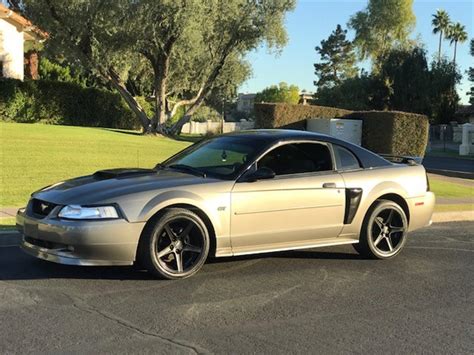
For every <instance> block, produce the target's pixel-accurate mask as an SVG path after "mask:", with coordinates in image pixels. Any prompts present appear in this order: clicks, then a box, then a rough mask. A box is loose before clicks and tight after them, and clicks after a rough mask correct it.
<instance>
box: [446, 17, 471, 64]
mask: <svg viewBox="0 0 474 355" xmlns="http://www.w3.org/2000/svg"><path fill="white" fill-rule="evenodd" d="M446 37H447V38H448V39H449V40H450V43H451V44H453V42H454V57H453V64H454V65H456V50H457V46H458V42H459V43H463V42H466V41H467V32H466V27H465V26H463V25H461V24H460V23H459V22H456V23H455V24H452V25H451V26H449V30H448V32H447V36H446Z"/></svg>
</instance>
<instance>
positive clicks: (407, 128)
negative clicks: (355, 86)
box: [255, 104, 429, 156]
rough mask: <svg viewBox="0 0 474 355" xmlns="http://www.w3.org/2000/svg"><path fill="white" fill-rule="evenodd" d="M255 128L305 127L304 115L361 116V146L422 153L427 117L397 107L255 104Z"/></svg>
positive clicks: (413, 153)
mask: <svg viewBox="0 0 474 355" xmlns="http://www.w3.org/2000/svg"><path fill="white" fill-rule="evenodd" d="M255 113H256V120H255V122H256V127H257V128H291V129H301V130H304V129H306V119H307V118H316V117H319V118H335V117H340V118H347V119H350V118H352V119H361V120H363V125H362V146H364V147H365V148H367V149H370V150H372V151H374V152H376V153H381V154H393V155H409V156H423V155H424V152H425V149H426V145H427V143H428V128H429V124H428V117H427V116H425V115H419V114H415V113H408V112H399V111H355V112H351V111H348V110H343V109H337V108H332V107H324V106H311V105H286V104H256V105H255Z"/></svg>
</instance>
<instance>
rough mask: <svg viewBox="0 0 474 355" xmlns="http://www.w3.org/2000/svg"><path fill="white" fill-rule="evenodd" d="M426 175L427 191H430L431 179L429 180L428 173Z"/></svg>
mask: <svg viewBox="0 0 474 355" xmlns="http://www.w3.org/2000/svg"><path fill="white" fill-rule="evenodd" d="M425 174H426V191H430V179H428V173H425Z"/></svg>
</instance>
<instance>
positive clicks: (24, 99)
mask: <svg viewBox="0 0 474 355" xmlns="http://www.w3.org/2000/svg"><path fill="white" fill-rule="evenodd" d="M0 120H3V121H14V122H42V123H48V124H62V125H72V126H89V127H109V128H123V129H138V128H140V125H139V122H138V120H137V119H136V117H135V116H134V114H133V113H132V111H131V110H130V109H129V108H128V106H127V105H126V104H125V102H124V101H123V100H122V99H121V97H120V96H119V95H118V94H115V93H112V92H109V91H106V90H100V89H95V88H84V87H82V86H81V85H79V84H76V83H70V82H58V81H45V80H36V81H24V82H22V81H19V80H14V79H1V80H0Z"/></svg>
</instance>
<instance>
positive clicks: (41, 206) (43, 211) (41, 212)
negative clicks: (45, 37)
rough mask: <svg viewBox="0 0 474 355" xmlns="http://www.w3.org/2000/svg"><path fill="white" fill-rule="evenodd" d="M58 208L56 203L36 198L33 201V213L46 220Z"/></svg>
mask: <svg viewBox="0 0 474 355" xmlns="http://www.w3.org/2000/svg"><path fill="white" fill-rule="evenodd" d="M56 206H57V205H56V204H54V203H51V202H46V201H43V200H38V199H36V198H34V199H32V200H31V212H33V214H34V215H35V216H36V217H39V218H44V217H46V216H47V215H49V214H50V213H51V211H52V210H53V209H54V207H56Z"/></svg>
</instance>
